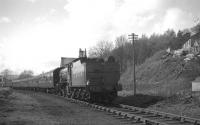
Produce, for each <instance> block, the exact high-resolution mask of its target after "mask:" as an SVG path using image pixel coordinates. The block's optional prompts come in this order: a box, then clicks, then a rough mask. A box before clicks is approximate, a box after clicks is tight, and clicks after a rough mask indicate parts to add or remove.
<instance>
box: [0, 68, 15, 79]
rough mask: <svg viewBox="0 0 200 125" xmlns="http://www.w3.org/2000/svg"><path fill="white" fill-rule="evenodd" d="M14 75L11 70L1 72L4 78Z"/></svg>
mask: <svg viewBox="0 0 200 125" xmlns="http://www.w3.org/2000/svg"><path fill="white" fill-rule="evenodd" d="M12 74H13V71H12V70H10V69H4V70H3V71H2V72H1V75H2V76H4V77H5V78H8V77H10V76H11V75H12Z"/></svg>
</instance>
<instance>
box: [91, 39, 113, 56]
mask: <svg viewBox="0 0 200 125" xmlns="http://www.w3.org/2000/svg"><path fill="white" fill-rule="evenodd" d="M112 49H113V43H112V42H108V41H99V42H98V43H97V44H96V46H93V47H92V48H90V49H89V57H101V58H106V57H108V56H109V55H110V53H111V51H112Z"/></svg>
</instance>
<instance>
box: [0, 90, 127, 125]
mask: <svg viewBox="0 0 200 125" xmlns="http://www.w3.org/2000/svg"><path fill="white" fill-rule="evenodd" d="M121 124H124V121H122V120H120V119H115V118H113V117H112V116H109V115H107V114H106V113H105V112H100V111H96V110H94V109H91V108H88V107H83V106H82V107H81V106H79V105H78V104H73V103H69V102H68V101H67V100H64V99H63V98H62V97H57V96H54V95H49V94H45V93H34V92H25V91H13V92H12V94H11V95H10V96H9V97H8V98H4V99H2V98H0V125H121Z"/></svg>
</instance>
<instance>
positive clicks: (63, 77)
mask: <svg viewBox="0 0 200 125" xmlns="http://www.w3.org/2000/svg"><path fill="white" fill-rule="evenodd" d="M58 70H59V71H58V73H57V74H55V75H57V78H58V79H59V80H58V81H60V82H57V86H59V87H57V88H58V89H57V90H58V91H59V92H62V94H64V95H67V96H69V97H73V98H79V99H87V100H91V101H103V100H107V101H112V100H113V99H114V98H115V97H116V96H117V91H118V80H119V78H120V70H119V64H118V63H117V62H115V60H114V57H109V58H108V60H107V61H104V60H103V59H99V58H78V59H76V60H74V61H73V62H71V63H69V64H67V65H66V66H65V67H63V68H60V69H58ZM55 77H56V76H55Z"/></svg>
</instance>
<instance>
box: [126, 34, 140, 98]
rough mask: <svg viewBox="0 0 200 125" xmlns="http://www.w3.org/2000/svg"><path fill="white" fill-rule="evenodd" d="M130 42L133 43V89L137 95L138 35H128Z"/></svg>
mask: <svg viewBox="0 0 200 125" xmlns="http://www.w3.org/2000/svg"><path fill="white" fill-rule="evenodd" d="M128 36H129V37H130V38H129V39H130V40H131V41H132V45H133V89H134V95H136V77H135V63H136V62H135V40H136V39H137V37H138V35H136V34H135V33H132V34H131V35H128Z"/></svg>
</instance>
